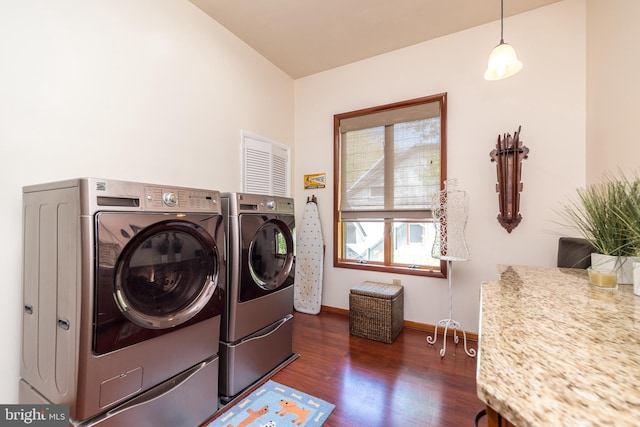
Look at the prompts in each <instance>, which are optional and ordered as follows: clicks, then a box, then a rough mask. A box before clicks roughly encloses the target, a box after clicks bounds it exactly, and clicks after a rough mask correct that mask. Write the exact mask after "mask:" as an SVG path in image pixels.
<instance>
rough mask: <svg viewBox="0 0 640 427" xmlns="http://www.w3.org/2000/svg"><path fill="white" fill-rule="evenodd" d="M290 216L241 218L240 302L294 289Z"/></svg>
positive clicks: (249, 216) (248, 216) (250, 215)
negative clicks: (291, 287) (284, 289)
mask: <svg viewBox="0 0 640 427" xmlns="http://www.w3.org/2000/svg"><path fill="white" fill-rule="evenodd" d="M293 221H294V220H293V216H291V217H290V218H285V217H284V216H281V217H280V216H266V215H252V214H245V215H241V216H240V235H241V240H242V243H241V249H242V259H241V271H242V273H241V274H242V277H241V280H240V292H239V295H238V299H239V301H240V302H243V301H248V300H251V299H254V298H259V297H261V296H265V295H267V294H269V293H271V292H276V291H278V290H279V289H281V288H283V287H286V286H289V285H293V278H294V259H295V257H294V247H293V245H294V238H293V231H292V230H293V227H294V226H293Z"/></svg>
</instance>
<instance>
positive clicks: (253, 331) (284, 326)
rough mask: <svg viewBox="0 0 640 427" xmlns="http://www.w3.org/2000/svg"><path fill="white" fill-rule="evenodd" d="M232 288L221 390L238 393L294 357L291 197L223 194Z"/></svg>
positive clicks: (225, 326)
mask: <svg viewBox="0 0 640 427" xmlns="http://www.w3.org/2000/svg"><path fill="white" fill-rule="evenodd" d="M221 200H222V214H223V216H224V220H225V230H226V235H227V241H228V245H227V248H228V259H227V268H228V270H227V271H228V292H227V300H226V305H225V310H224V313H223V316H222V330H221V334H220V340H221V341H220V378H219V381H220V394H221V395H222V396H226V397H232V396H236V395H237V394H239V393H240V392H242V391H243V390H244V389H246V388H247V387H248V386H250V385H251V384H253V383H255V382H256V381H258V380H259V379H260V378H262V377H263V376H265V375H266V374H267V373H269V372H270V371H272V370H273V369H275V368H276V367H278V366H279V365H280V364H281V363H283V362H285V361H286V360H287V359H288V358H289V357H291V356H292V355H293V350H292V333H293V317H292V314H291V313H292V312H293V282H294V275H295V265H294V263H295V253H294V242H295V235H294V234H295V216H294V204H293V199H290V198H286V197H276V196H266V195H257V194H247V193H222V196H221Z"/></svg>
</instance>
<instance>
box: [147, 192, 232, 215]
mask: <svg viewBox="0 0 640 427" xmlns="http://www.w3.org/2000/svg"><path fill="white" fill-rule="evenodd" d="M145 207H146V209H147V210H159V211H162V210H165V211H169V212H173V211H184V212H200V211H218V210H219V209H220V193H219V192H218V191H213V190H198V189H189V188H179V187H172V188H168V187H155V186H147V187H145Z"/></svg>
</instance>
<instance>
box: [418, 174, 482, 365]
mask: <svg viewBox="0 0 640 427" xmlns="http://www.w3.org/2000/svg"><path fill="white" fill-rule="evenodd" d="M457 183H458V181H457V180H456V179H450V180H446V181H445V182H444V190H442V191H440V192H439V193H436V194H435V195H434V197H433V200H432V206H433V207H434V210H433V218H434V224H435V227H436V238H435V240H434V243H433V248H432V250H431V255H432V256H433V257H434V258H436V259H441V260H445V261H447V269H448V279H449V318H448V319H443V320H441V321H439V322H438V324H437V325H436V328H435V331H434V332H433V337H427V342H428V343H429V344H435V343H436V340H437V335H438V327H440V326H442V328H443V331H442V333H443V340H442V341H443V345H442V349H441V350H440V357H444V354H445V352H446V351H447V350H446V349H447V339H446V338H447V331H448V329H449V328H451V329H453V341H454V343H456V344H457V343H458V334H457V331H458V330H460V331H461V332H462V335H463V337H464V351H465V352H466V353H467V355H469V356H470V357H474V356H475V355H476V351H475V350H474V349H467V333H466V332H465V331H464V330H463V329H462V327H461V325H460V323H459V322H457V321H455V320H453V319H452V308H453V304H452V290H451V278H452V275H453V264H452V261H468V260H469V249H468V248H467V243H466V241H465V237H464V229H465V227H466V225H467V217H468V215H469V195H468V194H467V193H466V192H465V191H460V190H457V189H456V185H457Z"/></svg>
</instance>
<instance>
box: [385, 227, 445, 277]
mask: <svg viewBox="0 0 640 427" xmlns="http://www.w3.org/2000/svg"><path fill="white" fill-rule="evenodd" d="M434 236H435V227H434V226H433V224H432V223H430V222H421V223H407V222H394V223H393V226H392V239H393V241H392V245H391V247H392V251H393V252H392V254H391V258H392V260H391V262H392V263H393V264H408V265H421V266H430V267H434V268H439V267H440V260H438V259H434V258H433V257H432V256H431V247H432V246H433V240H434Z"/></svg>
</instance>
